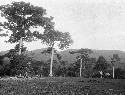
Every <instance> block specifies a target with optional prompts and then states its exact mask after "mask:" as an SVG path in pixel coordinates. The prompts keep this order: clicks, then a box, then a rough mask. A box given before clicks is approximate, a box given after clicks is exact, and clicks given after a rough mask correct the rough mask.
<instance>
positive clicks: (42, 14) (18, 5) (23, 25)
mask: <svg viewBox="0 0 125 95" xmlns="http://www.w3.org/2000/svg"><path fill="white" fill-rule="evenodd" d="M0 11H1V16H2V17H4V18H5V19H6V21H4V22H1V24H0V25H1V26H2V27H3V28H4V29H7V30H9V31H11V35H10V37H9V40H8V41H7V42H10V43H16V42H19V46H20V50H19V54H21V46H22V43H23V41H26V42H29V41H33V40H35V36H34V35H33V34H34V31H31V28H36V27H39V26H42V27H43V28H44V30H46V31H47V30H49V29H50V28H52V27H53V26H54V23H53V22H52V19H53V17H47V16H46V9H44V8H42V7H38V6H34V5H31V4H30V3H25V2H23V1H21V2H12V3H11V4H7V5H2V6H0Z"/></svg>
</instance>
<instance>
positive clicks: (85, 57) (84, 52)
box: [69, 49, 92, 77]
mask: <svg viewBox="0 0 125 95" xmlns="http://www.w3.org/2000/svg"><path fill="white" fill-rule="evenodd" d="M69 53H70V54H76V53H78V54H80V55H78V56H77V57H76V58H77V61H79V63H80V71H79V72H80V77H81V76H82V69H83V68H84V69H85V68H86V67H85V66H86V63H87V62H88V61H89V54H91V53H92V50H91V49H79V50H77V51H70V52H69ZM83 63H84V67H83Z"/></svg>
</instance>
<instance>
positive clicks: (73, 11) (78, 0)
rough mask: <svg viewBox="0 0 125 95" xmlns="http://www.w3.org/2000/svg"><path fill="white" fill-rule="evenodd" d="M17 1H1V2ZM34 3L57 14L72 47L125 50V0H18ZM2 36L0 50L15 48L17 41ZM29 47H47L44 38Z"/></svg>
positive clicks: (30, 48)
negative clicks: (70, 37)
mask: <svg viewBox="0 0 125 95" xmlns="http://www.w3.org/2000/svg"><path fill="white" fill-rule="evenodd" d="M12 1H14V0H0V5H5V4H10V3H11V2H12ZM15 1H25V2H30V3H31V4H33V5H36V6H41V7H43V8H45V9H47V15H48V16H53V17H54V22H55V27H56V29H58V30H60V31H62V32H70V34H71V36H72V39H73V40H74V43H73V45H72V46H71V47H70V48H75V49H80V48H90V49H99V50H102V49H104V50H122V51H125V0H15ZM5 39H6V38H1V39H0V51H5V50H9V49H11V48H14V46H15V44H9V43H5V42H4V41H5ZM24 45H25V46H26V47H27V48H28V50H34V49H40V48H44V47H46V46H44V45H42V44H41V43H40V41H37V42H32V43H24Z"/></svg>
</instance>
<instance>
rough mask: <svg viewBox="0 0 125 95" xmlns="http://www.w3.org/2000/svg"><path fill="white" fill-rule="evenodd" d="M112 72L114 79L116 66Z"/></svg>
mask: <svg viewBox="0 0 125 95" xmlns="http://www.w3.org/2000/svg"><path fill="white" fill-rule="evenodd" d="M112 73H113V76H112V77H113V79H114V78H115V68H114V66H113V72H112Z"/></svg>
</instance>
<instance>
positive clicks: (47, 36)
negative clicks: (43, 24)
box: [35, 28, 73, 76]
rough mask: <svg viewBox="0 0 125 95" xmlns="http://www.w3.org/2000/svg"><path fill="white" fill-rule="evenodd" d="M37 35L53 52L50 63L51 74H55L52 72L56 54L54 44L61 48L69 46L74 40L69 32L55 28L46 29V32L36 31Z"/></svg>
mask: <svg viewBox="0 0 125 95" xmlns="http://www.w3.org/2000/svg"><path fill="white" fill-rule="evenodd" d="M35 35H36V37H37V38H38V39H41V41H42V43H44V44H46V45H47V46H49V50H50V52H51V63H50V74H49V75H50V76H53V74H52V67H53V66H52V65H53V55H54V51H55V49H54V46H55V45H57V46H58V47H59V49H64V48H68V47H69V46H70V45H71V44H72V43H73V40H72V39H71V36H70V33H69V32H64V33H63V32H60V31H58V30H55V29H53V28H51V29H50V30H49V31H48V30H46V31H45V32H44V34H40V33H39V32H37V31H36V33H35Z"/></svg>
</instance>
